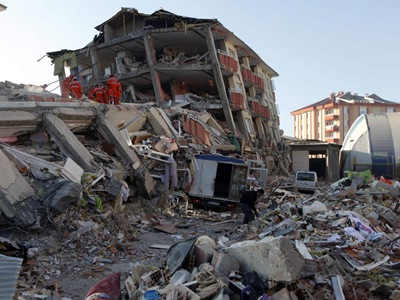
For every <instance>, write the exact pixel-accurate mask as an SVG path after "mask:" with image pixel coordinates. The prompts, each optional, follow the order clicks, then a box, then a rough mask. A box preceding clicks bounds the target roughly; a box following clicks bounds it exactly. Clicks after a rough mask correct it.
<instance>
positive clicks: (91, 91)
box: [87, 85, 95, 101]
mask: <svg viewBox="0 0 400 300" xmlns="http://www.w3.org/2000/svg"><path fill="white" fill-rule="evenodd" d="M93 91H94V86H93V85H91V86H90V87H89V91H88V93H87V97H88V98H89V100H92V101H94V100H95V96H94V93H93Z"/></svg>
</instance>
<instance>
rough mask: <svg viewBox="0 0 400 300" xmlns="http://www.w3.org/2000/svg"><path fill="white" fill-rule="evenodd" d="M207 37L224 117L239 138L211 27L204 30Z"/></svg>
mask: <svg viewBox="0 0 400 300" xmlns="http://www.w3.org/2000/svg"><path fill="white" fill-rule="evenodd" d="M204 32H205V37H206V41H207V47H208V51H209V53H210V58H211V63H212V67H213V71H214V78H215V82H216V83H217V87H218V93H219V97H220V98H221V102H222V109H223V110H224V115H225V119H226V124H227V125H228V128H229V129H230V130H231V131H232V132H233V133H234V135H235V136H237V132H236V127H235V122H234V121H233V115H232V111H231V109H230V103H229V99H228V95H227V94H226V89H225V84H224V77H223V75H222V72H221V66H220V64H219V60H218V55H217V50H216V48H215V44H214V38H213V36H212V32H211V27H206V28H204Z"/></svg>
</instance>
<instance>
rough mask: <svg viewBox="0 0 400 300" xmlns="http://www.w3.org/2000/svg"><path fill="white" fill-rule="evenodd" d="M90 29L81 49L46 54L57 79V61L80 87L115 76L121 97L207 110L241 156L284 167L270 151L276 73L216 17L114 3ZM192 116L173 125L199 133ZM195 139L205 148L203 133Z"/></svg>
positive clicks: (275, 129)
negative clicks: (110, 13) (117, 6)
mask: <svg viewBox="0 0 400 300" xmlns="http://www.w3.org/2000/svg"><path fill="white" fill-rule="evenodd" d="M96 29H97V30H98V31H99V34H98V35H96V36H95V37H94V39H93V40H92V41H91V42H90V43H89V44H88V45H87V46H85V47H84V48H82V49H78V50H74V51H72V50H60V51H55V52H49V53H47V54H48V56H49V57H50V58H51V59H52V61H53V63H54V67H55V68H54V75H57V76H59V79H60V84H61V82H62V80H64V79H65V77H66V72H65V68H64V66H68V67H69V68H70V73H71V74H73V75H74V76H76V77H78V78H79V81H80V82H81V84H82V87H83V91H84V92H88V91H89V88H90V86H92V85H94V84H96V83H98V84H100V83H104V82H106V81H107V78H108V76H109V75H110V74H115V75H116V76H117V77H118V79H119V81H120V82H121V84H122V87H123V95H122V99H121V101H122V102H124V103H149V102H154V103H156V104H157V105H158V106H159V107H163V108H165V107H171V106H173V107H177V108H182V109H190V110H194V111H207V112H208V113H210V114H211V115H212V117H213V118H215V121H214V124H218V125H219V126H218V129H220V130H219V131H220V132H218V133H217V134H218V135H223V136H227V137H230V136H231V137H232V138H237V139H238V140H239V143H240V145H241V147H242V149H241V152H242V154H243V155H245V156H247V157H248V158H249V159H252V160H257V161H268V159H265V156H270V157H274V159H276V160H278V163H276V165H277V166H278V169H280V171H283V172H287V171H288V168H289V162H288V155H277V152H278V149H282V148H285V146H284V143H283V142H282V139H281V132H280V129H279V116H278V113H277V108H276V100H275V94H274V90H273V82H272V80H273V78H274V77H276V76H278V73H277V72H275V71H274V70H273V69H272V68H271V67H270V66H268V65H267V64H266V63H265V62H264V61H263V60H262V59H261V58H260V57H259V56H258V55H257V53H255V52H254V51H253V50H252V49H251V48H250V47H249V46H248V45H246V44H245V43H244V42H243V41H242V40H240V39H239V38H238V37H237V36H235V35H234V34H233V33H232V32H230V31H229V30H228V29H227V28H225V27H224V26H223V25H222V24H221V23H220V22H219V21H218V20H216V19H195V18H189V17H183V16H178V15H175V14H173V13H170V12H168V11H165V10H162V9H161V10H158V11H156V12H154V13H153V14H151V15H148V14H143V13H139V12H138V11H137V10H136V9H133V8H122V9H121V10H120V11H119V12H118V13H117V14H116V15H114V16H113V17H111V18H110V19H109V20H107V21H105V22H104V23H102V24H100V25H98V26H97V27H96ZM193 119H194V118H193V117H191V116H189V115H187V114H186V115H185V114H182V118H181V120H180V121H181V122H180V123H179V124H180V126H183V127H185V128H184V129H186V130H189V131H190V132H191V133H192V134H193V133H194V135H195V136H196V135H201V134H202V133H201V132H200V133H199V132H198V129H197V128H198V127H199V125H198V124H197V125H196V124H195V123H196V121H195V120H193ZM199 138H200V139H201V140H202V142H203V143H205V144H206V145H207V146H210V142H209V141H208V138H207V137H201V136H199ZM286 154H287V153H286Z"/></svg>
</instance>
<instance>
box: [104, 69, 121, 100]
mask: <svg viewBox="0 0 400 300" xmlns="http://www.w3.org/2000/svg"><path fill="white" fill-rule="evenodd" d="M118 84H119V81H118V79H117V78H115V77H114V76H113V75H112V76H110V78H108V80H107V86H108V96H109V97H108V98H109V99H110V103H112V104H115V102H116V98H117V91H118Z"/></svg>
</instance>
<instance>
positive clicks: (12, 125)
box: [0, 110, 40, 137]
mask: <svg viewBox="0 0 400 300" xmlns="http://www.w3.org/2000/svg"><path fill="white" fill-rule="evenodd" d="M39 122H40V118H38V117H37V116H36V115H35V114H32V113H30V112H26V111H1V110H0V137H10V136H18V135H21V134H24V133H27V132H31V131H34V130H35V129H36V127H37V125H38V124H39Z"/></svg>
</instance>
